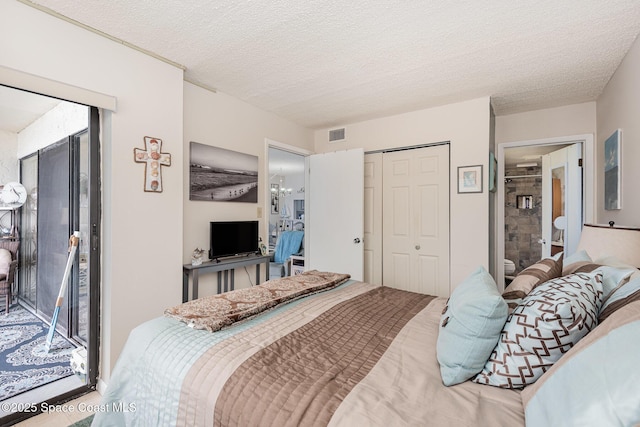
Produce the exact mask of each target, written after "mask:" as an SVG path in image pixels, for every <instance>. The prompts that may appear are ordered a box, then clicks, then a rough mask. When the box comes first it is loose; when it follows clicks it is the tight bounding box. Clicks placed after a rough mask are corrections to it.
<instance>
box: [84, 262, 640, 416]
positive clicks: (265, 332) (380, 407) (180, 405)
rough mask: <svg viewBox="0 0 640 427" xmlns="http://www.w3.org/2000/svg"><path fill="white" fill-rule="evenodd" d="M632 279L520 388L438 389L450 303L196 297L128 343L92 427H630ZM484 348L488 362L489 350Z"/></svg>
mask: <svg viewBox="0 0 640 427" xmlns="http://www.w3.org/2000/svg"><path fill="white" fill-rule="evenodd" d="M585 253H586V252H585ZM638 254H639V256H640V251H639V252H638ZM576 259H577V261H576ZM616 260H617V262H620V261H619V259H618V258H616ZM574 261H575V262H577V263H578V264H575V265H579V267H577V268H581V269H582V270H581V271H578V272H573V273H571V274H573V276H571V277H574V276H575V277H583V278H585V281H587V282H588V283H600V282H598V280H600V281H602V280H603V277H604V276H603V273H602V271H603V270H602V269H599V270H598V269H597V267H593V265H592V264H595V262H591V264H590V265H592V270H594V269H596V270H595V271H590V272H585V266H586V265H587V264H589V262H587V261H586V258H585V257H584V256H582V257H578V258H576V257H574V259H573V260H572V264H571V265H572V266H574V267H575V265H574ZM560 262H562V260H561V261H560ZM586 269H587V270H588V268H586ZM635 270H636V271H637V269H635ZM525 271H526V270H525ZM605 271H607V274H609V273H611V271H613V270H605ZM616 271H618V270H616ZM632 273H635V272H632ZM478 274H480V273H478ZM559 274H560V275H561V273H559ZM576 275H577V276H576ZM631 275H632V274H626V273H625V278H624V280H623V279H621V280H620V282H623V281H624V282H625V283H624V285H625V286H626V285H627V284H629V283H630V284H631V285H633V286H638V292H637V293H634V292H632V291H630V290H629V289H625V291H624V292H621V290H622V289H624V287H623V286H622V285H623V283H620V284H619V285H620V287H619V288H618V289H616V292H620V294H621V295H622V296H621V297H620V298H618V299H617V300H616V301H613V302H612V303H611V304H610V307H609V308H610V309H609V314H608V316H607V318H606V320H604V321H603V322H601V323H599V324H597V325H596V324H594V325H593V326H592V327H591V328H589V331H588V333H585V335H584V337H582V338H581V339H580V341H579V342H577V343H574V344H571V345H570V346H568V347H567V348H566V349H565V350H564V351H563V352H562V353H563V354H562V357H561V358H560V359H559V360H558V361H556V362H555V363H553V364H551V365H548V366H546V367H545V368H543V369H541V375H540V378H538V379H537V381H535V382H534V383H532V384H530V385H526V386H524V387H502V386H492V385H487V384H483V383H482V381H481V380H478V378H479V377H480V374H479V373H478V375H477V376H476V373H477V372H475V371H474V373H473V375H472V376H471V377H469V379H468V380H462V381H459V382H458V383H456V384H455V385H449V386H447V385H445V384H444V382H446V381H444V380H443V378H444V377H443V375H444V368H443V360H441V359H442V357H443V356H442V354H444V351H443V352H442V354H440V350H441V347H442V346H444V345H445V344H446V343H445V342H444V341H445V340H444V338H443V337H444V336H445V332H443V331H446V333H449V332H448V331H449V329H452V330H454V329H455V328H452V326H451V325H454V326H455V325H456V317H455V316H456V313H459V311H458V308H457V307H456V301H458V300H462V297H458V294H460V295H461V294H462V291H461V292H459V293H456V292H454V294H452V296H451V298H449V299H447V298H438V297H433V296H429V295H422V294H416V293H412V292H405V291H400V290H397V289H393V288H390V287H383V286H379V285H374V284H370V283H364V282H358V281H353V280H350V279H349V277H348V276H346V275H341V274H338V273H329V272H315V271H314V272H307V273H305V274H304V275H300V276H295V277H291V278H283V279H276V280H272V281H268V282H266V283H264V284H262V285H260V286H257V287H253V288H251V289H249V290H244V289H241V290H236V291H232V292H230V293H227V294H221V295H219V296H214V297H207V298H201V299H200V300H196V301H191V302H189V303H185V304H182V305H180V306H176V307H172V308H169V309H167V311H166V313H165V315H164V316H162V317H159V318H157V319H154V320H151V321H149V322H146V323H144V324H142V325H140V326H139V327H137V328H136V329H134V330H133V331H132V332H131V334H130V337H129V339H128V341H127V344H126V346H125V348H124V350H123V351H122V353H121V355H120V358H119V360H118V362H117V364H116V367H115V369H114V372H113V375H112V378H111V380H110V382H109V385H108V387H107V390H106V392H105V394H104V396H103V402H102V404H101V407H100V411H98V413H97V414H96V416H95V418H94V423H93V425H99V426H100V425H112V426H125V425H141V426H144V425H167V426H169V425H177V426H182V425H184V426H209V425H216V426H252V425H265V426H286V425H291V426H295V425H309V426H315V425H318V426H320V425H322V426H325V425H329V426H357V425H361V426H391V425H393V426H396V425H420V426H424V425H434V426H447V425H455V426H482V425H486V426H496V425H505V426H506V425H508V426H518V425H525V424H526V425H585V422H587V423H590V422H592V421H594V420H596V419H599V420H600V421H605V422H609V423H610V425H636V424H637V423H640V388H639V387H640V386H639V384H640V378H639V376H638V375H639V374H638V373H637V372H638V370H637V366H636V363H637V357H638V356H637V355H638V354H640V340H639V339H637V337H638V336H640V278H633V279H632V278H631ZM639 275H640V274H639ZM301 276H306V277H301ZM619 276H620V275H619ZM474 277H475V278H476V279H477V277H476V276H473V275H472V276H470V279H469V280H471V278H474ZM483 277H484V276H483ZM523 277H525V278H526V274H525V275H524V276H523ZM562 277H568V276H566V275H565V276H562V275H561V276H560V277H556V280H560V279H561V278H562ZM616 277H617V276H616ZM487 280H488V279H487ZM636 281H637V282H638V283H637V284H636ZM463 285H464V284H461V285H460V287H461V288H464V286H463ZM474 286H475V285H474ZM541 286H542V285H540V284H538V285H536V286H534V287H533V288H534V289H537V290H539V289H542V288H541ZM493 287H495V283H494V284H493ZM470 289H473V290H474V291H475V290H476V289H477V287H470ZM600 289H602V288H600ZM512 291H513V290H512ZM492 292H493V291H492ZM512 293H513V292H512ZM527 293H528V294H530V295H533V294H534V293H535V292H534V291H533V290H529V292H525V295H524V297H523V298H524V299H525V301H526V298H529V296H528V295H526V294H527ZM497 295H498V298H496V297H495V295H493V294H492V297H491V298H492V301H494V302H496V301H497V302H498V303H499V304H496V307H498V309H496V310H494V311H496V312H498V311H499V312H500V316H502V312H503V311H504V310H507V309H506V308H504V310H503V308H502V307H503V304H504V307H506V304H507V303H506V302H505V300H504V298H503V297H502V295H501V294H500V292H499V291H498V294H497ZM512 296H513V295H512ZM467 297H469V295H467ZM600 298H601V297H600ZM473 299H474V301H477V300H479V298H477V297H476V296H475V294H473ZM525 305H526V304H525ZM611 306H613V308H615V310H613V309H611ZM599 308H602V301H600V307H599ZM518 310H520V308H516V310H515V313H516V314H515V315H514V310H512V309H511V310H510V311H509V313H508V314H507V315H508V316H509V317H508V318H509V319H511V318H513V317H517V313H518ZM453 312H455V313H453ZM507 315H505V319H506V318H507V317H506V316H507ZM450 317H451V320H449V318H450ZM498 317H499V316H498ZM458 320H460V318H458ZM463 320H464V319H463ZM500 322H502V323H500ZM447 323H449V326H447ZM443 324H444V326H443ZM497 324H499V328H498V331H497V333H498V335H500V333H502V335H500V337H501V339H502V338H503V337H504V334H505V332H504V330H503V325H504V321H503V320H500V319H498V320H497ZM461 325H462V327H463V328H464V327H466V326H468V325H469V323H465V322H464V321H462V322H461ZM482 325H483V326H482V328H481V329H480V330H479V331H480V332H479V333H478V335H482V334H483V333H484V331H486V330H487V329H489V328H488V327H487V325H486V322H485V323H483V324H482ZM504 327H505V328H506V326H504ZM501 330H502V331H501ZM467 338H468V337H467ZM634 338H635V339H634ZM488 342H489V343H491V340H488ZM457 345H460V344H457ZM616 346H617V347H616ZM620 346H622V347H620ZM467 347H468V346H465V348H467ZM485 347H486V348H487V349H489V352H490V353H491V351H493V353H491V357H488V356H487V357H488V359H489V360H491V358H492V357H494V356H495V351H496V349H497V346H496V344H495V340H494V341H493V343H492V344H491V345H490V348H489V347H487V346H485ZM494 347H495V348H496V349H494ZM618 348H620V351H613V349H616V350H617V349H618ZM474 351H475V350H474ZM461 352H462V351H458V352H456V353H458V354H459V353H461ZM485 352H486V350H485ZM455 356H456V355H454V357H455ZM482 357H483V358H484V357H485V356H482ZM485 360H487V359H482V364H483V365H484V364H485V362H484V361H485ZM602 360H607V362H608V363H600V362H598V361H602ZM486 363H487V364H488V363H489V362H486ZM487 366H488V365H487ZM458 368H459V367H456V369H457V371H456V372H459V369H458ZM476 369H477V368H476ZM486 369H487V368H486V366H485V370H486ZM464 378H466V377H464ZM578 379H579V380H578ZM600 425H606V424H600Z"/></svg>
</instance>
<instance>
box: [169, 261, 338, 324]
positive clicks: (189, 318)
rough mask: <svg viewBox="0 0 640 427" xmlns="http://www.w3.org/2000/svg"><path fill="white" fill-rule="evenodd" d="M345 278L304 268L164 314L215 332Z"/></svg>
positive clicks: (186, 304) (199, 300)
mask: <svg viewBox="0 0 640 427" xmlns="http://www.w3.org/2000/svg"><path fill="white" fill-rule="evenodd" d="M349 277H350V276H349V275H348V274H339V273H329V272H320V271H317V270H312V271H306V272H304V273H302V274H299V275H296V276H289V277H283V278H281V279H276V280H269V281H267V282H265V283H263V284H261V285H258V286H254V287H251V288H248V289H238V290H235V291H231V292H225V293H223V294H219V295H212V296H208V297H204V298H199V299H196V300H193V301H189V302H187V303H184V304H180V305H177V306H175V307H171V308H168V309H166V310H165V312H164V314H165V316H168V317H173V318H175V319H178V320H180V321H182V322H185V323H187V324H188V325H189V326H190V327H193V328H195V329H206V330H208V331H211V332H215V331H218V330H220V329H222V328H223V327H225V326H228V325H231V324H233V323H235V322H238V321H240V320H243V319H247V318H249V317H251V316H254V315H256V314H258V313H262V312H263V311H265V310H268V309H270V308H272V307H275V306H276V305H278V304H281V303H283V302H287V301H292V300H294V299H296V298H300V297H302V296H305V295H310V294H313V293H316V292H320V291H324V290H327V289H331V288H334V287H336V286H338V285H340V284H342V283H344V282H345V281H346V280H347V279H349Z"/></svg>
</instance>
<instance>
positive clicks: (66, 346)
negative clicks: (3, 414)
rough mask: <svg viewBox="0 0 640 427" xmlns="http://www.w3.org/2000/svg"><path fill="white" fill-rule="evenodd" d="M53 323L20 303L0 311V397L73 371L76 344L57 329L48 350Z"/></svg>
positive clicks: (3, 397) (56, 378) (18, 392)
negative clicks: (47, 321) (73, 351)
mask: <svg viewBox="0 0 640 427" xmlns="http://www.w3.org/2000/svg"><path fill="white" fill-rule="evenodd" d="M48 332H49V325H48V324H46V323H44V322H43V321H42V320H40V319H39V318H38V317H36V316H34V315H33V314H31V313H30V312H29V311H27V310H25V309H24V308H22V307H20V306H17V305H16V306H14V307H12V308H11V309H10V311H9V314H8V315H5V314H4V313H0V400H4V399H7V398H9V397H13V396H15V395H17V394H20V393H23V392H25V391H28V390H32V389H34V388H36V387H40V386H41V385H44V384H48V383H50V382H53V381H56V380H59V379H61V378H65V377H68V376H70V375H72V374H73V371H72V370H71V366H70V364H69V361H70V360H71V351H72V350H73V349H74V348H75V346H74V345H73V344H72V343H71V342H69V341H67V340H66V339H65V338H63V337H62V336H60V335H59V334H58V333H56V334H55V335H54V337H53V342H52V344H51V349H50V350H49V352H47V351H46V350H45V343H46V340H47V333H48Z"/></svg>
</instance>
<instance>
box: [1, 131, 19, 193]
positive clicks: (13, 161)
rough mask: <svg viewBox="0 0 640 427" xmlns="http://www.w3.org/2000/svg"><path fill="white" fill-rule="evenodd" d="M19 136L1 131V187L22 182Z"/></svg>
mask: <svg viewBox="0 0 640 427" xmlns="http://www.w3.org/2000/svg"><path fill="white" fill-rule="evenodd" d="M17 152H18V134H17V133H13V132H8V131H5V130H0V153H1V154H0V185H4V184H6V183H7V182H12V181H19V180H20V163H19V162H18V157H17Z"/></svg>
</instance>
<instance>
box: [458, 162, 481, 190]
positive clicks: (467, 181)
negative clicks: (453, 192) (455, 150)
mask: <svg viewBox="0 0 640 427" xmlns="http://www.w3.org/2000/svg"><path fill="white" fill-rule="evenodd" d="M458 193H482V165H474V166H458Z"/></svg>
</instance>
